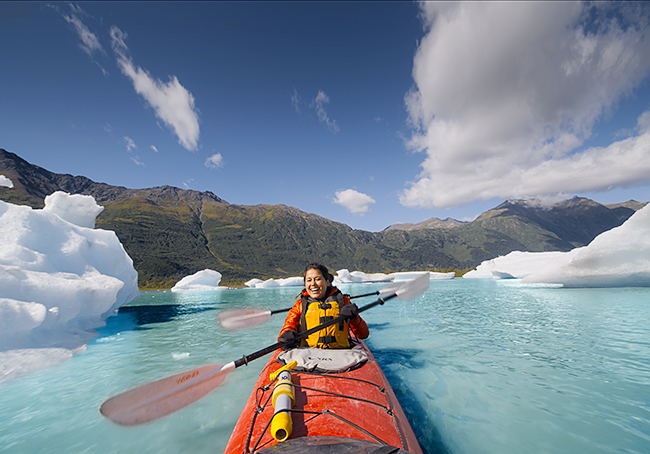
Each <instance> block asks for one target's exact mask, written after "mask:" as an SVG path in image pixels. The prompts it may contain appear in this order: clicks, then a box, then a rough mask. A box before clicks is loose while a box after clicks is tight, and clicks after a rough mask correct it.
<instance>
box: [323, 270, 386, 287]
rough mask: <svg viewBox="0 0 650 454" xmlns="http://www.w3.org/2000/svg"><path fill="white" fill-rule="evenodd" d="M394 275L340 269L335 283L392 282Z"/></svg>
mask: <svg viewBox="0 0 650 454" xmlns="http://www.w3.org/2000/svg"><path fill="white" fill-rule="evenodd" d="M392 280H393V276H391V275H388V274H384V273H370V274H368V273H364V272H363V271H352V272H350V271H348V270H346V269H342V270H338V271H337V272H336V276H335V277H334V285H341V284H364V283H372V282H392Z"/></svg>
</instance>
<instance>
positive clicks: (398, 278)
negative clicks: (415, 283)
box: [390, 271, 431, 282]
mask: <svg viewBox="0 0 650 454" xmlns="http://www.w3.org/2000/svg"><path fill="white" fill-rule="evenodd" d="M425 274H426V275H428V276H429V277H431V272H430V271H404V272H400V273H391V274H390V276H393V280H394V281H395V282H404V281H412V280H413V279H417V278H418V277H420V276H422V275H425Z"/></svg>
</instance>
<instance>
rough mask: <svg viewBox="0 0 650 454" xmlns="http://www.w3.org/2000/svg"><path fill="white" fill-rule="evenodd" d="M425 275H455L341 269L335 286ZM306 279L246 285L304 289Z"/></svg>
mask: <svg viewBox="0 0 650 454" xmlns="http://www.w3.org/2000/svg"><path fill="white" fill-rule="evenodd" d="M423 274H428V275H429V279H430V280H438V279H453V278H454V273H453V272H452V273H434V272H429V271H411V272H402V273H390V274H385V273H364V272H363V271H352V272H350V271H349V270H347V269H341V270H338V271H337V272H336V275H335V276H334V282H333V283H332V284H333V285H335V286H337V285H345V284H373V283H381V282H393V281H395V282H406V281H410V280H413V279H415V278H417V277H420V276H422V275H423ZM304 282H305V281H304V279H303V278H302V277H301V276H296V277H288V278H285V279H267V280H266V281H263V280H261V279H251V280H250V281H248V282H246V283H245V285H246V286H247V287H249V288H276V287H303V286H304V285H305V283H304Z"/></svg>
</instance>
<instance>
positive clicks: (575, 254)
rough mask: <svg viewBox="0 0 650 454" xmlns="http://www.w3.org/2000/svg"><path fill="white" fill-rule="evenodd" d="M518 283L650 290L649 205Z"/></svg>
mask: <svg viewBox="0 0 650 454" xmlns="http://www.w3.org/2000/svg"><path fill="white" fill-rule="evenodd" d="M522 283H528V284H537V283H548V284H562V285H563V286H564V287H650V205H646V206H645V207H644V208H641V209H640V210H638V211H637V212H636V213H634V214H633V215H632V216H630V218H629V219H628V220H627V221H625V222H624V223H623V224H622V225H620V226H618V227H615V228H613V229H611V230H608V231H607V232H603V233H601V234H600V235H598V236H597V237H596V238H594V239H593V241H592V242H591V243H589V244H588V245H587V246H585V247H582V248H577V249H574V250H572V251H569V252H567V253H566V255H565V256H563V257H560V258H558V259H556V260H553V261H551V262H549V263H547V264H546V266H545V267H543V268H542V269H540V270H539V271H536V272H535V273H532V274H530V275H528V276H526V277H525V278H523V279H522Z"/></svg>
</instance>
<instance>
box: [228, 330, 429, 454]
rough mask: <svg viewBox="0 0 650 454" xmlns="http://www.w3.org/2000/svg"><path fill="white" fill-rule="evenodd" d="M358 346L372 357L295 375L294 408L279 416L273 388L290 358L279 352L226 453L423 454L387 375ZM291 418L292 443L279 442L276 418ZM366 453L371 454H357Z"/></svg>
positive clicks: (257, 386) (261, 379)
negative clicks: (338, 367) (345, 366)
mask: <svg viewBox="0 0 650 454" xmlns="http://www.w3.org/2000/svg"><path fill="white" fill-rule="evenodd" d="M357 341H358V340H357ZM358 343H359V347H360V348H363V350H364V351H365V353H367V355H368V358H367V361H365V362H362V363H360V364H359V365H357V366H354V367H352V368H350V369H346V370H336V371H334V370H304V369H300V368H296V369H293V370H291V371H290V372H291V384H290V385H289V386H290V388H291V389H292V390H293V391H292V392H293V394H294V395H295V404H294V405H293V407H292V408H286V407H284V408H282V409H281V410H279V411H277V410H275V409H274V404H273V401H274V398H273V393H274V388H275V387H276V382H277V381H278V380H279V378H278V377H279V375H274V374H275V373H276V372H277V371H278V369H280V368H282V367H283V366H284V365H285V364H286V361H287V358H286V357H282V356H281V358H282V359H280V358H278V355H280V353H281V352H282V350H277V351H276V352H274V354H273V355H272V357H271V358H270V359H269V361H268V362H267V364H266V365H265V367H264V369H263V370H262V372H261V374H260V376H259V378H258V380H257V383H256V384H255V386H254V388H253V390H252V392H251V395H250V397H249V399H248V401H247V402H246V404H245V406H244V408H243V410H242V413H241V415H240V418H239V420H238V421H237V423H236V425H235V427H234V429H233V432H232V434H231V437H230V440H229V441H228V444H227V446H226V449H225V451H224V452H225V454H250V453H260V454H261V453H267V452H269V453H270V452H271V451H278V453H285V452H286V453H290V454H303V453H309V452H312V453H316V452H321V451H319V450H318V449H324V451H322V452H334V451H328V449H330V450H331V449H334V448H335V451H336V452H339V453H342V454H344V453H347V452H350V453H352V452H371V451H373V452H374V450H377V449H379V450H381V451H377V452H391V453H392V452H395V453H402V454H404V453H413V454H422V449H421V448H420V445H419V443H418V441H417V438H416V437H415V434H414V433H413V429H412V428H411V426H410V424H409V422H408V420H407V419H406V415H405V414H404V411H403V410H402V408H401V406H400V404H399V402H398V401H397V397H396V396H395V393H394V391H393V390H392V388H391V386H390V384H389V383H388V380H387V379H386V376H385V375H384V374H383V371H382V370H381V368H380V367H379V365H378V363H377V362H376V360H375V358H374V357H373V356H372V354H371V353H370V351H369V350H368V348H367V346H366V345H365V343H363V341H358ZM298 350H300V349H298ZM332 351H334V350H330V352H332ZM312 356H314V355H313V354H312ZM285 367H286V366H285ZM270 373H273V374H270ZM269 375H272V376H271V377H270V376H269ZM283 383H284V382H283ZM278 386H280V385H278ZM287 414H288V415H289V418H290V421H292V422H293V423H292V426H293V429H292V432H291V429H290V431H289V434H288V435H287V436H288V439H287V438H283V439H284V440H285V441H280V439H277V438H275V439H274V437H273V435H274V433H275V431H276V429H277V425H276V423H274V422H273V420H274V418H275V417H276V416H278V415H280V418H287V416H285V415H287ZM272 423H273V426H272ZM273 427H276V429H273ZM306 446H309V447H308V448H305V447H306ZM327 446H330V447H329V448H327ZM364 446H365V448H363V447H364ZM361 448H363V449H369V451H355V449H361ZM305 449H306V450H305Z"/></svg>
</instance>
